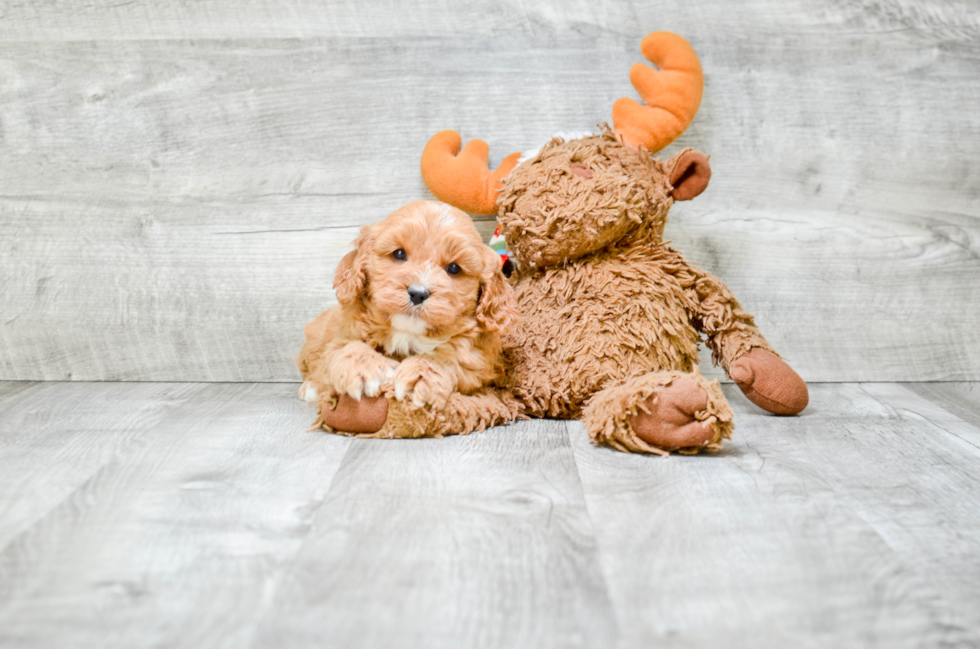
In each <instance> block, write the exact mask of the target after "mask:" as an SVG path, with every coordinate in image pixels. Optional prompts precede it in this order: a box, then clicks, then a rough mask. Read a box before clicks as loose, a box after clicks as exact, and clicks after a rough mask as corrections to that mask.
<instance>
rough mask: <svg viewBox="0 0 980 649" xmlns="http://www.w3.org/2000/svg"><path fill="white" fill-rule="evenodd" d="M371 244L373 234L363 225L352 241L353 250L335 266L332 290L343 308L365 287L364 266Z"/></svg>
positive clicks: (372, 242)
mask: <svg viewBox="0 0 980 649" xmlns="http://www.w3.org/2000/svg"><path fill="white" fill-rule="evenodd" d="M373 244H374V232H373V231H372V229H371V226H369V225H365V226H364V227H362V228H361V234H360V235H359V236H358V237H357V239H355V240H354V250H352V251H350V252H348V253H347V254H346V255H344V258H343V259H341V260H340V263H339V264H337V272H336V273H334V276H333V289H334V293H336V295H337V301H338V302H340V303H341V304H342V305H344V306H346V305H348V304H350V303H352V302H353V301H354V300H356V299H357V297H358V296H359V295H360V294H361V293H363V292H364V288H365V287H366V286H367V274H366V273H365V271H364V266H365V265H366V263H367V257H368V254H369V253H370V252H371V246H372V245H373Z"/></svg>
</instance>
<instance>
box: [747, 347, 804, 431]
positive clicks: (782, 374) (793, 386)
mask: <svg viewBox="0 0 980 649" xmlns="http://www.w3.org/2000/svg"><path fill="white" fill-rule="evenodd" d="M728 374H729V376H731V377H732V380H733V381H735V383H737V384H738V387H739V388H741V390H742V392H743V393H744V394H745V396H746V397H748V398H749V401H751V402H752V403H754V404H755V405H757V406H759V407H760V408H762V409H763V410H768V411H769V412H771V413H774V414H777V415H795V414H797V413H800V412H802V411H803V409H804V408H806V406H807V404H808V403H809V401H810V393H809V391H808V390H807V388H806V383H804V382H803V379H801V378H800V375H799V374H797V373H796V372H794V371H793V368H791V367H790V366H789V365H787V364H786V363H785V361H783V360H782V359H781V358H779V357H778V356H776V355H775V354H773V353H772V352H770V351H768V350H765V349H761V348H759V347H756V348H754V349H750V350H749V351H748V352H746V353H745V354H742V355H741V356H739V357H738V359H737V360H735V361H734V362H733V363H732V365H731V367H730V368H729V369H728Z"/></svg>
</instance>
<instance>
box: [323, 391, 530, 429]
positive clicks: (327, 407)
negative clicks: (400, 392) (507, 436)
mask: <svg viewBox="0 0 980 649" xmlns="http://www.w3.org/2000/svg"><path fill="white" fill-rule="evenodd" d="M519 417H521V406H520V403H519V402H518V401H517V399H515V398H514V397H513V395H511V394H510V393H509V392H507V391H504V390H498V389H495V388H482V389H480V390H478V391H476V392H474V393H472V394H468V395H464V394H459V393H458V392H454V393H453V394H451V395H450V396H449V400H448V401H447V403H446V405H445V406H443V407H441V408H436V407H433V406H424V407H419V406H416V405H414V404H413V403H412V402H411V401H410V400H403V401H399V400H397V399H395V398H394V397H384V396H382V397H373V398H369V397H361V399H360V400H359V401H358V400H355V399H352V398H351V397H348V396H346V395H344V396H341V397H340V398H338V399H324V400H323V401H321V404H320V421H321V422H322V424H323V427H324V428H326V429H328V430H331V431H334V432H337V433H341V434H346V435H357V436H358V437H373V438H381V439H405V438H418V437H445V436H446V435H467V434H469V433H472V432H474V431H482V430H484V429H485V428H488V427H490V426H499V425H502V424H508V423H510V422H512V421H514V420H515V419H518V418H519Z"/></svg>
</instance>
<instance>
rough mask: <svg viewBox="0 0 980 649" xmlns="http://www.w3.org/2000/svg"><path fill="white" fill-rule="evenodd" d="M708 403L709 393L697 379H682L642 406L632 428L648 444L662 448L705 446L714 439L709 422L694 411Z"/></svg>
mask: <svg viewBox="0 0 980 649" xmlns="http://www.w3.org/2000/svg"><path fill="white" fill-rule="evenodd" d="M707 405H708V393H707V392H705V391H704V389H703V388H702V387H701V386H700V385H698V383H697V381H695V380H694V379H679V380H677V381H674V382H673V383H671V384H670V385H668V386H666V387H665V388H663V389H661V390H660V391H659V392H658V393H657V394H655V395H653V396H652V397H650V398H648V399H647V400H646V401H645V402H643V404H641V405H640V408H639V411H638V412H637V413H636V414H635V415H633V416H632V417H630V427H631V428H632V429H633V431H634V432H635V433H636V434H637V435H638V436H639V437H640V439H642V440H643V441H644V442H646V443H647V444H652V445H654V446H659V447H661V448H685V447H698V446H706V445H708V444H709V443H711V442H712V441H713V440H714V438H715V434H716V433H715V430H714V429H713V428H712V426H711V422H709V421H698V420H697V419H696V418H695V413H697V412H698V411H699V410H704V409H705V408H706V407H707Z"/></svg>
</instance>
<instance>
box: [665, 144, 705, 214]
mask: <svg viewBox="0 0 980 649" xmlns="http://www.w3.org/2000/svg"><path fill="white" fill-rule="evenodd" d="M674 160H675V162H674V169H673V171H671V172H670V185H671V187H673V189H672V190H671V192H670V195H671V196H673V197H674V200H675V201H689V200H691V199H692V198H694V197H695V196H697V195H698V194H700V193H701V192H703V191H704V190H705V189H707V188H708V181H709V180H711V165H709V164H708V158H706V157H705V155H704V154H703V153H701V152H700V151H692V150H690V149H688V150H686V151H681V152H680V153H678V154H677V155H676V156H675V157H674Z"/></svg>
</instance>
